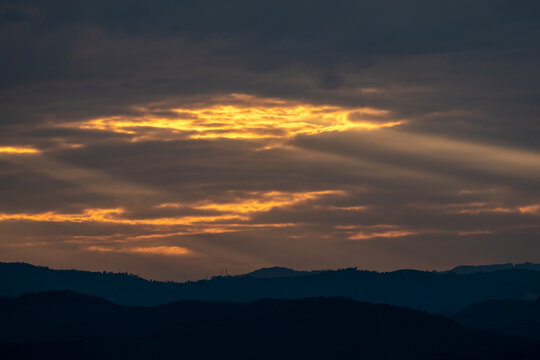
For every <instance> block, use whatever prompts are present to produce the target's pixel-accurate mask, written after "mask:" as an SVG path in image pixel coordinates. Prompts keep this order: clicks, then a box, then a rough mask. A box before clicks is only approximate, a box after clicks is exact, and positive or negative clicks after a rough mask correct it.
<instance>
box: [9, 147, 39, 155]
mask: <svg viewBox="0 0 540 360" xmlns="http://www.w3.org/2000/svg"><path fill="white" fill-rule="evenodd" d="M39 153H41V151H40V150H38V149H35V148H31V147H19V146H1V147H0V154H14V155H31V154H39Z"/></svg>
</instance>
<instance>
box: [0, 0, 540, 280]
mask: <svg viewBox="0 0 540 360" xmlns="http://www.w3.org/2000/svg"><path fill="white" fill-rule="evenodd" d="M539 32H540V5H539V4H538V2H537V1H520V2H517V3H516V2H515V1H503V0H500V1H481V0H475V1H453V2H443V1H423V0H419V1H413V2H403V1H397V0H396V1H393V0H388V1H380V0H379V1H345V0H344V1H341V0H339V1H313V0H310V1H303V0H300V1H293V2H291V1H273V2H253V1H228V2H223V1H213V0H208V1H182V2H173V1H165V0H158V1H152V2H147V1H125V2H124V1H115V2H114V3H111V2H105V1H100V0H98V1H92V2H86V1H81V2H71V1H60V0H54V1H53V0H47V1H39V2H38V1H16V2H10V1H4V2H2V4H1V5H0V39H1V41H2V48H3V50H2V53H3V56H1V57H0V68H1V69H2V70H1V79H2V81H1V82H0V104H1V107H0V109H1V110H0V114H1V117H0V254H1V255H0V260H3V261H18V260H22V261H29V262H34V263H39V264H45V265H50V266H57V267H77V268H86V269H99V270H103V269H105V270H122V271H126V270H127V271H132V272H136V273H139V274H143V275H146V276H149V277H153V278H159V279H175V280H185V279H195V278H201V277H203V276H205V275H213V274H218V273H220V270H221V269H223V268H228V269H229V273H235V272H243V271H248V270H251V269H253V268H257V267H261V266H271V265H282V266H290V267H296V268H325V267H330V268H336V267H345V266H358V267H362V268H370V269H379V270H389V269H395V268H399V267H415V268H421V269H425V268H446V267H450V266H453V265H457V264H463V263H489V262H506V261H524V260H529V261H540V244H539V242H538V238H539V234H540V225H539V224H540V210H539V209H540V190H538V186H537V185H538V183H539V182H540V142H538V139H539V138H540V125H539V124H540V123H539V122H538V116H539V115H540V108H539V107H538V104H539V103H540V98H539V94H540V90H539V87H538V81H539V80H540V71H539V70H538V69H537V64H538V60H539V55H540V46H539V44H538V40H537V39H538V38H539V37H540V33H539Z"/></svg>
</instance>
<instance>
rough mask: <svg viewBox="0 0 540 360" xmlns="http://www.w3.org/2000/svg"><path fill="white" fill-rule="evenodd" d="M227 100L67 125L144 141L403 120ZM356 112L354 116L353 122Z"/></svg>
mask: <svg viewBox="0 0 540 360" xmlns="http://www.w3.org/2000/svg"><path fill="white" fill-rule="evenodd" d="M222 100H223V102H224V103H222V104H219V103H218V104H214V105H206V106H200V107H197V108H176V109H166V111H168V112H173V113H175V114H177V116H173V117H167V118H163V117H159V116H156V115H153V114H152V112H150V111H149V110H148V109H145V108H138V109H137V110H139V111H141V112H142V113H143V115H139V116H111V117H103V118H97V119H91V120H88V121H83V122H79V123H76V124H73V123H70V124H63V125H62V126H68V127H73V126H75V127H77V128H79V129H84V130H101V131H110V132H116V133H123V134H128V135H132V138H133V139H134V140H136V141H140V140H156V139H162V138H163V134H162V133H160V134H156V130H161V131H166V132H168V134H169V136H172V137H173V138H174V137H178V136H182V137H185V136H187V137H189V138H192V139H212V138H229V139H267V138H286V137H291V136H294V135H298V134H308V135H312V134H318V133H323V132H331V131H347V130H352V129H361V130H376V129H381V128H385V127H394V126H398V125H401V124H403V123H404V121H403V120H391V121H386V122H385V121H370V120H369V119H371V118H373V117H377V118H378V120H379V118H383V117H386V116H388V114H389V113H388V111H386V110H381V109H374V108H345V107H340V106H330V105H311V104H300V103H298V102H293V101H286V100H279V99H261V98H257V97H255V96H249V95H239V94H233V95H230V96H229V97H228V98H224V99H222ZM351 115H354V116H353V117H354V121H353V119H352V118H351ZM362 119H364V120H362Z"/></svg>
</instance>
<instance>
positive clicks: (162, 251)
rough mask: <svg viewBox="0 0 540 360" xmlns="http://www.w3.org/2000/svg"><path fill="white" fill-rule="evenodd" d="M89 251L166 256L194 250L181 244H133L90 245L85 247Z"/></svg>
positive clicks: (181, 254) (188, 252)
mask: <svg viewBox="0 0 540 360" xmlns="http://www.w3.org/2000/svg"><path fill="white" fill-rule="evenodd" d="M85 250H88V251H97V252H116V253H133V254H143V255H165V256H185V255H190V254H192V252H191V251H190V250H189V249H187V248H185V247H180V246H133V247H119V248H115V247H109V246H88V247H86V248H85Z"/></svg>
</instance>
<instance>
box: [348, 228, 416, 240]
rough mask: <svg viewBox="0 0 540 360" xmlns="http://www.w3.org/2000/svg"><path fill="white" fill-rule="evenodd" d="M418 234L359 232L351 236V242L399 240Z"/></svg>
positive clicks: (410, 232) (411, 232) (404, 232)
mask: <svg viewBox="0 0 540 360" xmlns="http://www.w3.org/2000/svg"><path fill="white" fill-rule="evenodd" d="M415 234H418V233H417V232H415V231H403V230H391V231H382V232H359V233H356V234H354V235H351V236H349V240H371V239H376V238H399V237H404V236H409V235H415Z"/></svg>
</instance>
